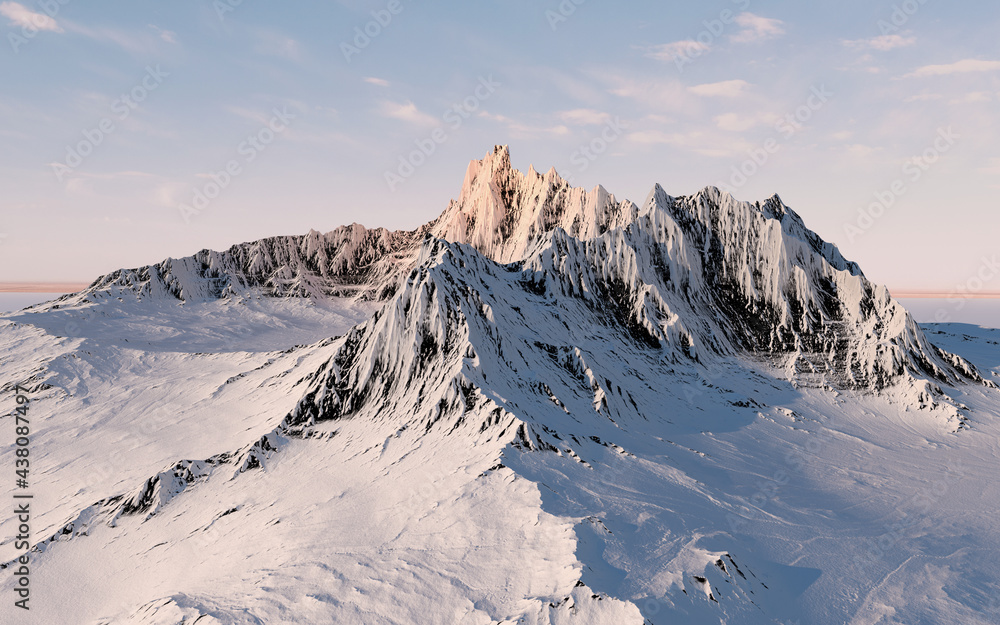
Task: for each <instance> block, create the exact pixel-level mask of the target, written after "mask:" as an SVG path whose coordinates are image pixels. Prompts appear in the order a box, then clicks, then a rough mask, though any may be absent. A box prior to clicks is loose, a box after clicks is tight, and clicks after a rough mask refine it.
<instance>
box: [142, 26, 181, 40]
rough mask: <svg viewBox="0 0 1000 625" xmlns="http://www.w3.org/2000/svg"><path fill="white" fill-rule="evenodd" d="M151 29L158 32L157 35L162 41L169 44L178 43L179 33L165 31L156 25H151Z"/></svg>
mask: <svg viewBox="0 0 1000 625" xmlns="http://www.w3.org/2000/svg"><path fill="white" fill-rule="evenodd" d="M149 27H150V28H152V29H153V30H155V31H156V34H158V35H159V36H160V39H162V40H163V41H166V42H167V43H177V33H175V32H174V31H172V30H164V29H162V28H160V27H159V26H156V25H154V24H150V25H149Z"/></svg>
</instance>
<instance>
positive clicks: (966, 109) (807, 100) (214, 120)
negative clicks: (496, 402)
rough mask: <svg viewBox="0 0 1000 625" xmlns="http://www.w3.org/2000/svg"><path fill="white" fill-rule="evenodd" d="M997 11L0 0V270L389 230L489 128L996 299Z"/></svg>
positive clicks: (435, 198)
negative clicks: (791, 224)
mask: <svg viewBox="0 0 1000 625" xmlns="http://www.w3.org/2000/svg"><path fill="white" fill-rule="evenodd" d="M998 31H1000V7H998V6H997V5H996V3H995V2H993V1H990V2H987V1H985V0H983V1H955V2H945V1H944V0H905V1H900V0H895V1H892V2H888V1H872V0H863V1H862V0H837V1H835V2H834V1H814V2H808V3H805V2H794V1H791V0H782V1H778V0H775V1H770V2H768V1H765V0H715V1H712V2H698V3H694V2H683V3H682V2H632V3H627V4H624V3H612V2H608V1H607V0H561V1H559V0H541V1H537V0H536V1H528V0H479V1H476V2H466V3H457V2H455V3H420V2H413V1H412V0H376V1H361V0H340V1H327V2H315V1H308V0H303V1H300V2H295V3H277V2H264V1H262V0H242V1H241V0H175V1H173V2H152V1H149V0H129V1H128V2H125V1H123V0H122V1H119V0H105V1H102V2H100V3H91V2H82V1H80V0H40V1H30V0H28V1H25V2H9V1H2V2H0V36H2V40H0V72H2V76H3V82H2V87H0V138H2V141H0V218H2V219H0V282H74V281H78V282H90V281H91V280H92V279H94V278H95V277H96V276H98V275H100V274H103V273H106V272H109V271H112V270H114V269H117V268H120V267H136V266H141V265H146V264H150V263H154V262H158V261H160V260H162V259H164V258H167V257H174V258H177V257H181V256H186V255H190V254H192V253H194V252H196V251H198V250H200V249H203V248H210V249H225V248H227V247H228V246H230V245H232V244H235V243H239V242H243V241H252V240H255V239H259V238H263V237H267V236H273V235H283V234H302V233H305V232H307V231H309V230H310V229H316V230H319V231H328V230H332V229H334V228H335V227H337V226H339V225H342V224H346V223H353V222H357V223H362V224H364V225H366V226H369V227H374V226H385V227H388V228H392V229H412V228H415V227H417V226H419V225H420V224H422V223H425V222H427V221H429V220H431V219H433V218H434V217H436V216H437V215H438V214H439V213H440V212H441V211H443V210H444V209H445V207H446V206H447V203H448V201H449V200H450V199H451V198H455V197H457V195H458V192H459V190H460V188H461V184H462V180H463V177H464V174H465V169H466V166H467V165H468V162H469V161H470V160H471V159H474V158H482V157H483V156H484V155H485V154H486V153H487V152H490V151H491V150H492V148H493V146H494V145H495V144H508V145H509V146H510V151H511V158H512V161H513V164H514V166H515V167H518V168H519V169H522V170H526V169H527V168H528V166H529V165H534V167H535V169H537V170H540V171H547V170H548V169H549V168H550V167H555V168H556V170H557V171H558V172H559V173H560V174H562V175H563V176H564V177H567V178H568V179H570V180H571V181H572V182H573V183H574V184H576V185H579V186H585V187H588V188H590V187H593V186H595V185H597V184H601V185H603V186H604V187H605V188H607V189H608V190H609V191H611V192H612V193H614V194H615V195H616V197H617V198H618V199H625V198H627V199H631V200H632V201H634V202H636V203H640V202H642V201H643V200H644V199H645V198H646V196H647V194H648V193H649V191H650V190H651V189H652V187H653V185H654V184H655V183H659V184H661V185H662V186H663V187H664V188H665V189H666V190H667V192H668V193H670V194H672V195H686V194H691V193H695V192H697V191H698V190H699V189H701V188H703V187H705V186H709V185H714V186H718V187H720V188H722V189H724V190H727V191H729V192H731V193H732V194H733V195H735V196H736V197H737V198H739V199H745V200H750V201H755V200H764V199H766V198H768V197H770V196H771V195H773V194H774V193H777V194H779V195H780V196H781V198H782V199H783V200H784V202H785V203H786V204H787V205H789V206H791V207H792V208H793V209H794V210H795V211H796V212H797V213H799V214H800V215H801V216H802V217H803V219H804V220H805V222H806V225H807V226H809V227H810V228H812V229H813V230H815V231H816V232H818V233H819V234H820V235H821V236H822V237H823V238H824V239H826V240H829V241H832V242H834V243H836V244H837V245H838V246H839V247H840V249H841V251H842V252H843V253H844V255H845V256H847V257H848V258H850V259H852V260H855V261H857V262H858V263H859V264H860V265H861V267H862V269H863V270H864V271H865V273H866V275H868V277H869V278H871V279H873V280H875V281H876V282H879V283H883V284H887V285H888V286H889V287H890V288H891V289H898V290H899V291H907V292H911V293H912V292H922V291H937V292H945V293H951V292H955V291H968V292H974V293H975V292H979V293H986V292H1000V265H998V263H997V260H998V257H1000V249H998V247H1000V245H998V243H997V241H998V234H1000V211H998V210H997V204H998V203H997V200H996V198H997V195H998V192H1000V140H998V139H1000V136H998V131H1000V115H998V111H1000V106H998V104H1000V40H998V38H997V36H996V33H997V32H998Z"/></svg>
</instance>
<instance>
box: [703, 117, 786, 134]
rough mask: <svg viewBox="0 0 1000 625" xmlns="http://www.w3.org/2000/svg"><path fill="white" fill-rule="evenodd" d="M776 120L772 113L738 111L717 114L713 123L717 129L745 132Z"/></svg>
mask: <svg viewBox="0 0 1000 625" xmlns="http://www.w3.org/2000/svg"><path fill="white" fill-rule="evenodd" d="M776 120H777V117H776V116H775V115H772V114H760V115H740V114H739V113H723V114H722V115H717V116H716V117H715V118H714V120H713V121H715V125H716V126H717V127H718V128H719V130H726V131H729V132H745V131H747V130H750V129H751V128H756V127H757V126H763V125H766V124H772V123H774V122H775V121H776Z"/></svg>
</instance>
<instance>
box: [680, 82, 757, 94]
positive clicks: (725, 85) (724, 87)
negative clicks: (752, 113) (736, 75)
mask: <svg viewBox="0 0 1000 625" xmlns="http://www.w3.org/2000/svg"><path fill="white" fill-rule="evenodd" d="M749 86H750V83H748V82H747V81H745V80H724V81H722V82H712V83H707V84H704V85H695V86H694V87H688V91H690V92H691V93H693V94H695V95H700V96H704V97H709V98H735V97H738V96H741V95H743V93H744V92H745V91H746V88H747V87H749Z"/></svg>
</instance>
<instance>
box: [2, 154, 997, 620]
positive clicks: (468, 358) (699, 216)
mask: <svg viewBox="0 0 1000 625" xmlns="http://www.w3.org/2000/svg"><path fill="white" fill-rule="evenodd" d="M0 324H2V325H0V341H2V342H3V343H5V345H6V347H7V352H8V353H9V354H10V355H9V356H6V357H3V358H2V360H0V363H2V364H3V367H4V368H3V371H4V379H3V380H0V382H2V383H3V384H4V387H3V388H4V393H7V395H10V389H12V387H13V385H14V384H22V385H27V386H29V388H31V389H32V404H31V405H32V406H33V407H32V410H33V411H35V412H34V414H35V415H36V419H41V420H43V422H44V423H45V424H46V425H45V426H43V429H42V430H41V431H40V432H39V433H38V434H37V435H36V437H37V438H36V442H35V443H34V444H35V445H36V448H35V451H33V452H32V453H33V454H37V456H38V457H40V458H42V460H39V462H40V463H42V462H44V463H45V464H44V466H46V467H49V468H48V469H47V470H46V472H45V473H44V475H43V476H40V477H38V478H37V479H38V480H39V484H38V486H37V488H39V489H44V496H42V495H41V494H40V496H39V501H40V502H43V501H44V502H45V505H44V506H39V507H38V510H39V516H38V519H39V520H38V521H37V523H38V524H37V525H36V529H35V530H34V536H35V538H36V540H34V541H33V544H34V553H33V554H32V557H33V559H34V561H35V567H36V570H37V574H36V575H37V577H36V578H35V582H34V583H35V584H36V586H35V587H36V588H37V589H38V590H37V593H38V594H37V595H36V598H37V599H38V611H37V612H32V617H36V616H37V615H41V616H37V618H47V619H49V620H41V621H37V622H80V623H96V622H100V623H149V624H152V623H170V624H175V623H190V622H195V620H196V619H201V620H198V622H199V623H201V622H208V623H212V622H219V623H285V622H288V623H292V622H309V623H424V622H435V623H437V622H441V623H637V624H638V623H671V622H685V623H720V622H721V623H778V622H788V621H792V622H794V621H795V620H799V621H800V622H809V623H845V622H850V623H877V622H882V623H932V622H949V621H948V619H951V622H964V623H990V622H995V620H996V616H997V611H998V610H1000V607H998V606H1000V592H998V589H1000V586H998V581H1000V576H998V574H997V572H996V570H995V567H994V566H993V565H992V564H991V562H992V561H993V558H995V557H996V556H1000V549H998V547H997V546H996V545H998V544H1000V541H998V540H997V538H1000V536H998V535H1000V531H998V529H997V528H996V527H994V524H993V521H992V517H991V513H990V510H992V509H995V505H996V503H997V502H998V501H1000V492H998V487H997V482H996V480H995V478H993V477H992V476H995V475H996V474H997V472H996V469H997V468H1000V458H998V457H997V456H996V454H995V453H994V450H995V443H994V442H993V441H995V439H996V436H997V434H1000V420H998V419H997V412H998V408H1000V391H998V390H997V387H996V385H995V384H994V383H993V382H992V381H991V380H990V379H989V378H993V377H996V376H997V375H1000V373H998V372H1000V358H998V356H1000V352H998V351H997V350H996V349H995V348H991V347H990V341H994V342H993V345H995V344H996V342H995V341H996V338H997V337H995V336H993V335H992V334H990V333H989V332H987V331H982V332H981V333H980V334H978V335H976V336H975V337H971V338H970V340H971V341H972V344H975V345H976V346H978V348H977V349H976V350H972V353H970V354H969V356H970V358H971V360H967V359H966V358H963V357H961V356H958V355H955V354H953V353H951V352H949V351H946V350H945V349H942V348H940V347H938V346H936V345H934V344H933V343H932V342H931V341H930V340H929V339H928V337H927V335H925V333H924V331H923V330H922V329H921V327H920V326H918V325H917V324H916V323H914V321H913V320H912V318H911V317H910V316H909V315H908V314H907V312H906V311H905V310H904V309H903V308H902V306H900V305H899V304H898V303H897V302H895V301H894V300H893V299H892V298H891V296H890V295H889V293H888V291H887V290H886V289H885V288H884V287H881V286H878V285H874V284H872V283H870V282H869V281H868V280H867V279H866V278H865V277H864V275H863V274H862V272H861V270H860V269H859V268H858V266H857V265H856V264H854V263H852V262H849V261H847V260H846V259H844V258H843V256H842V255H841V254H840V252H839V251H838V250H837V249H836V247H835V246H833V245H831V244H829V243H826V242H824V241H823V240H822V239H821V238H820V237H819V236H817V235H816V234H815V233H813V232H811V231H810V230H808V229H807V228H806V226H805V225H804V223H803V221H802V219H801V218H800V217H799V216H798V215H797V214H796V213H795V212H794V211H792V210H791V209H790V208H789V207H787V206H785V205H784V204H783V203H782V201H781V200H780V198H778V197H777V196H774V197H772V198H770V199H768V200H767V201H765V202H763V203H748V202H741V201H737V200H736V199H734V198H732V197H731V196H729V195H728V194H725V193H722V192H720V191H718V190H717V189H714V188H707V189H705V190H703V191H701V192H699V193H698V194H695V195H693V196H687V197H671V196H669V195H668V194H667V193H666V192H665V191H664V190H663V189H661V188H660V187H659V186H657V187H655V188H654V190H653V191H652V192H651V193H650V195H649V197H648V198H647V199H646V201H645V202H644V203H643V204H642V205H641V206H638V205H635V204H633V203H631V202H629V201H623V202H619V201H617V200H616V199H615V198H614V196H612V195H611V194H609V193H607V192H606V191H605V190H604V189H603V188H601V187H598V188H596V189H594V190H592V191H590V192H586V191H584V190H582V189H576V188H572V187H570V186H569V185H568V184H567V183H566V182H565V181H564V180H562V179H561V178H560V177H559V176H558V175H557V174H556V172H555V171H554V170H550V171H549V172H548V173H546V174H544V175H542V174H538V173H537V172H535V171H534V170H533V169H531V170H529V171H528V172H527V173H521V172H518V171H517V170H515V169H513V168H512V167H511V164H510V157H509V153H508V151H507V148H506V147H503V146H498V147H497V148H496V149H495V150H494V151H493V153H491V154H489V155H487V156H486V157H485V158H484V159H483V160H480V161H473V162H472V163H471V164H470V166H469V168H468V171H467V173H466V177H465V182H464V184H463V187H462V190H461V193H460V195H459V197H458V199H457V200H455V201H452V202H451V203H450V204H449V205H448V207H447V209H446V210H445V211H444V213H442V215H441V216H440V217H438V218H437V219H436V220H434V221H432V222H430V223H429V224H427V225H425V226H423V227H421V228H419V229H417V230H416V231H412V232H388V231H385V230H381V229H379V230H366V229H365V228H363V227H361V226H358V225H353V226H348V227H343V228H339V229H337V230H334V231H333V232H331V233H328V234H325V235H323V234H319V233H316V232H311V233H309V234H308V235H305V236H304V237H278V238H272V239H266V240H263V241H259V242H255V243H249V244H242V245H238V246H234V247H233V248H230V249H229V250H228V251H226V252H222V253H216V252H209V251H205V252H201V253H199V254H198V255H196V256H195V257H191V258H186V259H180V260H168V261H164V262H163V263H160V264H158V265H151V266H148V267H144V268H140V269H135V270H128V271H126V270H123V271H120V272H116V273H114V274H111V275H109V276H104V277H102V278H100V279H98V280H97V281H95V282H94V283H93V284H92V285H91V286H90V287H89V288H88V289H87V290H85V291H83V292H81V293H79V294H74V295H72V296H67V297H65V298H62V299H61V300H60V301H58V302H56V303H50V304H46V305H42V306H39V307H36V308H34V309H30V310H28V311H24V312H21V313H18V314H14V315H8V316H7V317H6V318H5V319H0ZM235 327H241V328H246V331H245V332H240V333H235V335H234V331H233V328H235ZM936 331H938V332H945V333H947V332H948V331H949V330H948V329H947V328H945V329H944V330H936ZM994 334H995V333H994ZM935 336H937V335H935ZM941 336H942V337H947V336H951V335H950V334H942V335H941ZM60 337H67V338H60ZM283 337H284V342H282V340H283ZM949 343H950V344H956V343H955V341H950V340H949ZM973 362H976V364H973ZM977 365H978V367H977ZM984 371H985V372H987V373H986V375H984V373H983V372H984ZM112 453H113V454H114V455H115V457H116V459H115V460H114V461H109V460H108V456H109V455H111V454H112ZM12 458H13V456H12V452H11V453H8V451H6V450H5V451H4V452H3V453H2V454H0V463H2V462H6V461H11V460H12ZM916 494H920V495H921V496H922V497H921V498H919V499H918V498H917V497H916ZM3 523H4V525H5V528H4V529H5V530H6V529H8V526H9V521H7V520H4V522H3ZM7 534H8V535H13V534H12V533H11V532H7ZM14 555H15V554H14V548H13V542H12V541H7V542H4V543H0V556H2V557H0V560H2V561H4V562H10V561H11V560H12V559H13V557H14ZM87 571H90V572H89V573H88V572H87ZM67 579H78V580H79V579H83V580H84V581H85V583H84V584H83V586H81V589H80V590H79V591H74V592H73V593H72V603H70V604H68V605H72V608H66V607H65V606H63V605H61V604H59V602H57V601H55V600H54V599H43V597H44V593H45V592H46V591H47V589H54V588H57V587H59V586H60V585H61V584H62V585H65V582H66V580H67ZM3 583H4V586H3V587H2V590H3V591H4V592H9V590H10V588H11V585H10V583H8V582H7V581H6V580H5V581H4V582H3ZM53 596H54V595H53ZM66 600H67V601H69V597H67V599H66ZM60 601H61V600H60ZM991 611H992V612H991ZM67 614H72V615H74V616H73V617H72V618H70V620H69V621H65V619H66V618H67V616H66V615H67ZM14 616H18V617H23V615H18V614H14ZM60 618H62V619H64V620H63V621H59V620H58V619H60ZM74 618H75V619H76V620H73V619H74ZM51 619H57V620H51ZM11 622H13V621H11ZM18 622H22V621H18Z"/></svg>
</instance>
